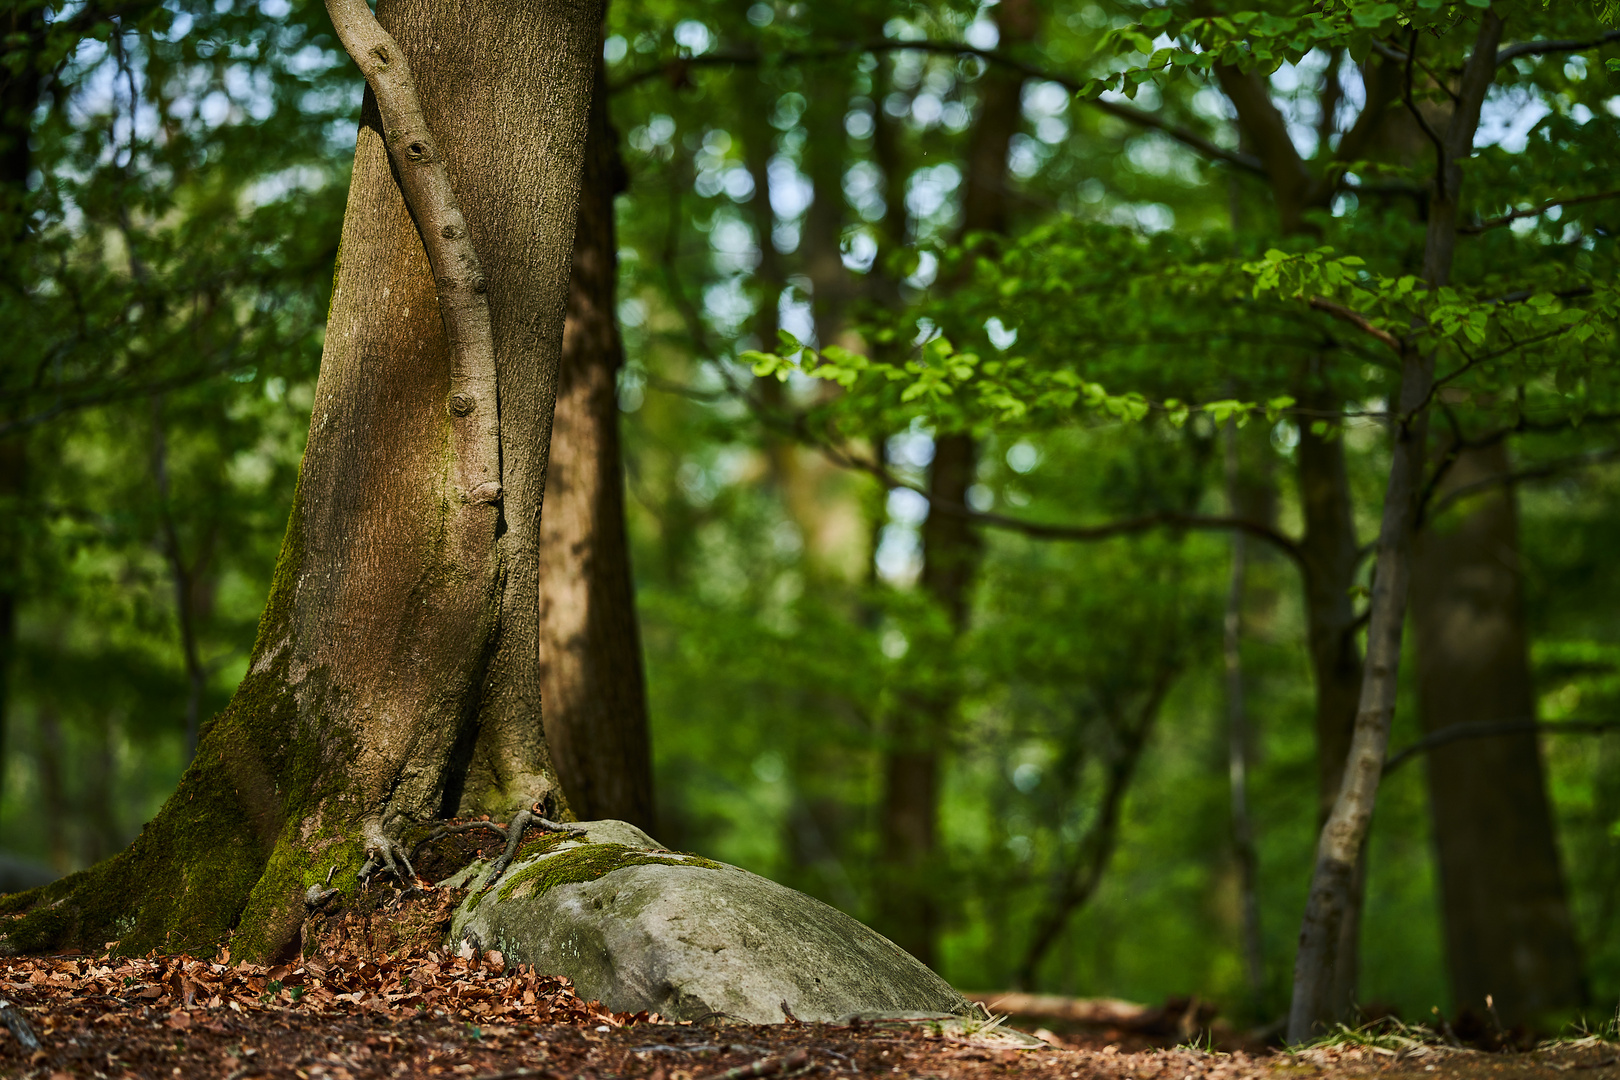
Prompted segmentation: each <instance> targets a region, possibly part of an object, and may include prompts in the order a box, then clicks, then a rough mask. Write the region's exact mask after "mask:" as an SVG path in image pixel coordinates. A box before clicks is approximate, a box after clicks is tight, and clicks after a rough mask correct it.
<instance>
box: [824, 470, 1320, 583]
mask: <svg viewBox="0 0 1620 1080" xmlns="http://www.w3.org/2000/svg"><path fill="white" fill-rule="evenodd" d="M817 446H818V448H819V449H820V450H821V452H822V453H823V454H825V455H826V456H827V457H829V458H830V459H832V460H833V461H834V462H836V463H837V464H839V465H843V466H845V467H846V468H852V469H859V470H861V471H862V472H866V473H870V474H871V475H873V476H875V477H877V478H878V480H880V481H882V483H883V484H884V486H885V487H888V488H890V489H895V488H904V489H905V490H907V491H910V492H913V493H915V494H917V495H921V496H922V497H923V498H925V499H927V500H928V505H929V507H930V508H931V509H935V510H938V511H940V512H941V513H945V514H951V515H953V516H955V517H961V518H966V519H967V520H969V521H971V522H973V523H975V524H978V525H984V526H987V527H989V528H992V529H1007V530H1009V531H1012V532H1017V533H1022V534H1023V535H1025V536H1028V537H1032V538H1034V539H1037V540H1080V541H1089V540H1110V539H1112V538H1114V537H1116V536H1129V535H1132V534H1134V533H1140V532H1147V531H1149V530H1151V529H1159V528H1170V529H1200V530H1220V531H1227V530H1237V531H1239V532H1243V533H1247V534H1248V535H1250V536H1253V537H1256V538H1258V539H1261V540H1264V541H1265V542H1266V543H1268V544H1271V545H1272V546H1274V547H1275V548H1277V550H1279V551H1281V552H1282V553H1283V554H1284V555H1287V556H1288V557H1289V558H1290V559H1293V560H1295V561H1296V562H1297V561H1298V560H1299V542H1298V541H1296V540H1295V539H1294V538H1293V537H1291V536H1287V535H1285V534H1284V533H1282V532H1279V531H1278V530H1277V529H1274V528H1272V527H1271V526H1270V525H1267V524H1266V523H1265V522H1263V521H1252V520H1249V519H1248V518H1242V517H1231V516H1224V517H1223V516H1219V515H1210V514H1189V513H1184V512H1181V511H1177V510H1164V511H1159V512H1157V513H1152V514H1142V515H1140V516H1138V517H1133V518H1124V519H1122V520H1120V521H1110V522H1106V523H1104V524H1102V525H1055V524H1054V525H1049V524H1046V523H1044V522H1039V521H1025V520H1023V519H1022V518H1014V517H1008V516H1007V515H1005V514H993V513H990V512H988V511H983V510H974V509H973V508H972V507H969V506H966V505H964V504H962V503H959V502H951V501H948V500H945V499H941V498H938V497H937V496H935V495H933V494H931V493H930V492H928V491H927V490H925V489H924V488H921V487H918V486H917V485H915V484H910V483H907V482H906V481H904V480H902V479H900V477H898V476H896V475H894V473H892V472H890V471H889V470H888V469H887V468H886V467H884V466H883V465H880V464H879V463H877V462H875V461H872V460H871V459H869V458H865V457H862V456H861V455H859V454H856V453H852V452H850V451H847V450H841V449H839V448H836V447H833V446H830V445H828V444H826V443H818V444H817Z"/></svg>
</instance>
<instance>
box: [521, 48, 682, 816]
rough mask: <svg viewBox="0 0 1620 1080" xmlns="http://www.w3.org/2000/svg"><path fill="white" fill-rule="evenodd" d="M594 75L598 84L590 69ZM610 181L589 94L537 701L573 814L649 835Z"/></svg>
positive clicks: (616, 164)
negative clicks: (620, 823)
mask: <svg viewBox="0 0 1620 1080" xmlns="http://www.w3.org/2000/svg"><path fill="white" fill-rule="evenodd" d="M596 80H597V86H598V87H599V88H600V87H603V86H604V85H605V77H604V72H603V70H602V66H601V63H600V61H599V62H598V64H597V72H596ZM624 186H625V175H624V164H623V162H622V161H620V159H619V147H618V133H617V132H616V131H614V129H613V125H612V123H611V121H610V120H609V117H608V108H607V95H606V94H605V93H602V92H598V93H597V94H596V95H595V96H594V97H593V99H592V102H591V115H590V130H589V134H588V135H587V137H586V140H585V170H584V175H583V179H582V180H581V183H580V200H579V224H578V226H577V227H576V229H575V231H574V261H573V272H572V281H571V285H570V292H569V296H568V321H567V324H566V326H565V328H564V330H563V350H562V360H561V363H560V365H559V367H558V369H557V409H556V418H555V419H554V421H553V422H552V427H551V463H550V467H549V469H548V470H547V475H546V508H545V514H544V515H543V517H542V518H541V522H540V549H539V573H540V700H541V701H542V702H543V703H544V705H545V710H544V715H545V728H546V740H547V742H549V743H550V744H551V753H552V757H553V760H554V761H555V762H556V766H557V775H558V777H559V778H560V779H561V780H562V785H563V789H564V790H565V791H566V792H567V793H568V802H569V804H570V805H571V806H572V807H573V809H574V811H575V813H577V814H579V815H580V816H582V817H585V818H592V819H594V818H605V817H607V818H620V819H622V820H625V821H629V822H632V823H633V824H636V825H639V826H641V827H642V828H643V829H646V830H648V831H652V830H653V828H654V825H655V822H654V809H653V790H652V753H651V748H650V746H649V743H648V736H647V692H646V683H645V678H644V676H643V674H642V665H641V638H640V632H639V629H638V624H637V621H636V597H635V586H634V584H633V583H632V580H631V574H630V545H629V539H628V537H627V536H626V535H625V522H624V465H623V461H622V459H621V457H620V452H619V395H618V376H619V369H620V368H621V367H623V366H624V344H623V342H622V341H621V340H620V337H619V321H618V315H617V277H618V247H617V239H616V236H615V233H614V227H613V201H614V196H615V195H616V194H617V193H618V192H620V191H622V190H624Z"/></svg>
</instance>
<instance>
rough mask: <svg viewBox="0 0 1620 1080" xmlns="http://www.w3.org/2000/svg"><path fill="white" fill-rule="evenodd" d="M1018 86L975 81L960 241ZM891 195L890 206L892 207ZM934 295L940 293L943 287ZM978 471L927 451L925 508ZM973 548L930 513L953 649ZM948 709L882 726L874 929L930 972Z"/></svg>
mask: <svg viewBox="0 0 1620 1080" xmlns="http://www.w3.org/2000/svg"><path fill="white" fill-rule="evenodd" d="M993 11H994V13H995V18H996V23H997V26H998V27H999V28H1000V31H1001V44H1002V45H1003V46H1004V47H1005V46H1017V45H1019V44H1022V43H1027V42H1029V41H1030V40H1032V39H1033V38H1034V36H1035V32H1036V30H1037V29H1038V20H1039V13H1038V12H1037V11H1036V10H1035V6H1034V4H1033V3H1032V2H1030V0H1004V2H1003V3H1001V4H998V5H997V6H996V7H995V8H994V9H993ZM1023 85H1024V83H1023V78H1022V76H1020V75H1018V74H1015V73H1013V72H1010V71H1008V70H1006V69H1004V68H1001V67H991V68H990V69H989V70H988V71H987V72H986V73H985V75H984V78H983V79H981V80H980V82H979V94H980V98H979V115H978V118H977V119H976V120H975V121H974V125H973V131H972V133H971V135H970V136H969V143H968V154H967V161H966V165H967V169H966V172H967V177H966V181H967V182H966V185H965V187H964V190H963V193H962V233H963V234H964V235H966V234H969V233H975V232H992V233H1004V232H1006V229H1007V151H1008V148H1009V146H1010V145H1011V142H1012V137H1013V134H1014V133H1015V132H1016V131H1017V130H1018V126H1019V123H1020V120H1021V117H1022V106H1023ZM899 197H901V196H900V193H899V192H896V191H891V192H890V193H889V198H891V199H895V198H899ZM941 287H949V286H948V283H945V284H943V285H942V286H941ZM977 464H978V446H977V443H976V440H975V439H974V438H973V436H972V435H969V434H966V433H960V432H958V433H949V434H944V435H941V436H939V437H938V438H937V439H936V440H935V442H934V460H933V462H932V463H931V465H930V467H929V475H928V493H929V495H930V497H931V498H932V499H934V500H935V503H934V505H935V506H938V505H939V504H940V503H942V502H943V503H945V504H948V505H952V506H961V505H964V504H965V503H966V501H967V489H968V488H969V486H971V485H972V483H973V479H974V472H975V468H976V466H977ZM981 547H982V541H981V540H980V537H979V535H978V533H977V532H976V531H975V530H974V529H973V527H972V526H971V525H970V524H969V523H968V521H967V519H966V518H963V517H960V516H957V515H952V514H946V513H941V512H939V511H937V510H936V511H934V512H931V513H930V514H929V515H928V517H927V518H926V519H925V520H924V521H923V527H922V549H923V566H922V576H921V581H920V584H921V586H922V588H923V590H924V591H925V592H927V593H928V594H929V596H931V597H932V598H933V599H934V601H935V602H936V603H937V604H938V605H939V607H940V608H941V609H942V610H943V611H944V612H945V615H946V617H947V619H948V620H949V626H950V633H951V637H952V640H953V641H954V639H956V638H959V637H960V636H961V635H962V633H963V631H964V630H965V629H966V628H967V623H968V608H969V603H970V592H969V590H970V586H971V584H972V581H973V575H974V571H975V570H976V568H977V566H978V563H979V558H980V551H981ZM956 707H957V698H956V694H955V693H954V692H953V691H952V690H951V689H950V688H948V687H941V688H938V689H937V690H936V691H935V692H933V693H929V694H926V695H918V696H916V697H912V698H910V699H909V700H906V701H903V702H902V703H901V704H900V706H899V708H898V710H897V714H896V716H895V717H894V719H893V722H892V724H891V729H890V732H889V748H888V750H887V751H886V753H885V754H884V761H883V776H884V786H883V804H882V809H881V818H880V830H881V836H882V845H883V858H884V863H885V870H886V878H885V881H884V887H883V891H882V896H881V897H880V899H879V906H878V927H879V929H881V930H883V932H884V933H886V934H888V935H889V936H890V937H891V938H892V939H893V940H894V941H895V943H896V944H898V945H900V946H901V947H902V948H904V949H905V950H906V951H907V952H909V953H911V954H912V955H913V956H915V957H917V959H919V960H921V961H922V962H923V963H925V964H928V965H929V966H930V967H932V966H934V965H935V964H936V962H937V955H936V950H937V945H938V935H939V930H940V910H939V905H938V900H937V897H938V895H939V890H938V887H937V885H936V883H935V879H934V875H935V873H937V871H938V867H937V865H936V864H937V862H938V847H939V836H938V819H939V799H940V771H941V761H942V758H943V756H944V753H945V749H946V743H947V742H948V740H949V738H950V726H951V721H952V719H953V718H954V716H955V713H956Z"/></svg>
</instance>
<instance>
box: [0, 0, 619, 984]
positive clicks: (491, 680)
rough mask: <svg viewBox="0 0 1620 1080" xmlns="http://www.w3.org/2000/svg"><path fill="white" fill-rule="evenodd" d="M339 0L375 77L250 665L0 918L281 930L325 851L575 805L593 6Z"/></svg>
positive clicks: (197, 937)
mask: <svg viewBox="0 0 1620 1080" xmlns="http://www.w3.org/2000/svg"><path fill="white" fill-rule="evenodd" d="M333 3H334V6H335V7H337V8H338V9H339V12H340V14H339V18H340V20H342V21H340V24H339V28H340V32H341V33H342V34H343V35H344V40H345V44H346V46H347V47H350V48H351V50H352V52H353V54H355V55H357V56H358V59H359V60H360V62H361V65H362V69H363V71H364V72H365V73H366V74H367V77H368V80H370V85H371V86H372V87H373V90H372V92H368V94H367V95H366V105H365V108H364V109H363V111H362V117H361V125H360V135H359V143H358V147H357V150H356V154H355V167H354V174H353V179H352V181H351V186H350V191H349V204H348V212H347V214H346V216H345V219H344V227H343V245H342V250H341V255H340V264H339V267H338V271H337V280H336V283H335V286H334V289H333V297H332V308H331V315H330V319H329V322H328V327H327V333H326V341H325V349H324V354H323V357H322V363H321V372H320V378H319V381H318V383H317V385H316V391H315V402H314V409H313V415H312V416H311V422H310V434H309V441H308V444H307V446H306V449H305V453H304V461H303V469H302V472H301V475H300V479H299V483H298V489H297V491H296V493H295V494H294V497H293V509H292V514H291V519H290V521H289V523H288V528H287V536H286V539H285V541H284V543H283V545H282V553H281V558H280V560H279V562H278V565H277V568H276V573H275V579H274V582H273V584H272V586H271V592H270V598H269V602H268V604H267V606H266V608H265V612H264V615H263V617H262V618H261V620H260V624H259V634H258V639H257V641H256V642H255V645H254V648H253V653H252V658H251V660H250V663H249V670H248V674H247V676H246V677H245V678H244V680H243V682H242V685H241V687H240V688H239V689H238V690H237V693H236V696H235V698H234V699H233V700H232V702H231V704H230V706H229V707H228V708H227V709H226V710H225V712H224V713H222V714H221V715H220V716H219V717H218V718H217V719H215V720H214V721H212V722H211V723H208V724H205V725H204V726H203V730H202V737H201V740H200V743H199V746H198V752H197V756H196V758H195V759H194V760H193V762H192V765H191V767H190V768H189V769H188V770H187V771H186V774H185V776H184V777H182V779H181V781H180V786H179V789H178V790H177V792H176V793H175V794H174V796H172V797H171V798H170V800H169V802H168V803H167V804H166V805H165V807H164V809H163V810H162V811H161V812H160V813H159V815H158V816H157V817H156V818H155V819H154V820H153V821H152V822H151V823H150V824H148V826H147V827H146V829H145V830H144V831H143V833H142V834H141V836H140V837H138V838H137V839H136V841H135V842H134V843H133V844H132V845H131V846H130V847H129V848H128V849H126V850H125V851H124V852H123V853H121V854H120V855H118V856H115V857H114V858H113V859H111V860H108V861H107V862H105V863H102V864H100V865H99V866H98V867H96V868H93V869H92V870H91V871H89V872H87V873H86V874H81V875H75V876H74V877H71V878H68V879H66V880H65V881H63V882H59V883H57V884H56V885H53V886H48V887H47V888H46V889H44V890H41V891H40V892H38V893H35V894H29V896H28V897H27V898H26V899H23V900H19V901H17V903H20V904H34V905H43V906H38V907H36V908H35V909H34V910H33V911H32V913H31V914H30V915H29V916H28V917H26V918H24V919H21V920H16V921H13V922H12V923H10V924H8V925H7V926H6V928H5V930H6V933H5V940H4V942H3V943H0V944H3V946H4V947H5V948H8V949H12V950H30V949H37V948H43V947H50V946H52V945H54V944H57V943H62V942H75V943H78V942H88V943H91V944H93V945H94V946H95V947H100V945H101V944H102V943H103V942H105V941H107V940H110V939H111V937H113V936H114V935H113V928H114V927H115V926H119V925H122V926H123V929H121V930H119V931H118V933H121V934H122V938H121V939H120V946H119V947H120V948H121V949H122V950H124V951H126V952H132V951H133V952H141V951H145V950H146V949H148V948H151V947H154V946H158V945H162V946H163V947H165V948H167V949H170V950H181V949H190V950H193V951H195V950H199V949H206V948H209V947H211V946H212V945H213V944H215V943H217V942H218V941H220V940H221V939H222V938H223V937H224V936H225V935H226V934H227V932H231V933H232V945H233V951H234V952H235V954H236V955H238V956H276V955H279V954H281V953H282V952H283V951H284V950H285V949H287V948H288V947H292V946H295V945H296V941H297V933H298V928H299V925H300V923H301V922H302V918H303V914H304V910H303V893H304V890H305V889H306V888H307V887H308V886H309V885H311V884H314V883H316V882H317V881H323V880H325V878H326V875H327V873H328V868H331V867H335V868H336V870H337V876H336V878H335V879H334V881H333V884H334V885H335V886H338V887H340V888H343V889H352V888H353V887H354V886H355V882H356V878H357V874H358V871H359V869H360V868H361V865H362V863H364V862H366V861H368V858H369V859H372V860H375V859H377V858H381V857H384V856H389V855H391V854H392V850H393V848H394V839H395V838H396V837H397V835H398V833H399V832H400V831H401V830H402V829H403V828H404V827H406V826H407V825H409V824H410V823H411V822H413V821H419V820H424V819H428V818H432V817H435V816H438V815H440V814H443V813H445V812H447V811H451V812H453V811H462V812H487V813H492V814H495V813H510V812H511V811H512V810H514V809H516V808H517V807H520V806H529V805H530V804H533V803H540V804H542V805H543V806H544V807H546V808H547V809H549V810H551V811H552V813H551V815H550V816H557V815H558V814H562V813H565V812H567V809H568V807H567V803H566V800H565V798H564V796H563V794H562V791H561V788H560V786H559V784H558V782H557V779H556V774H555V772H554V770H553V768H552V765H551V761H550V757H549V754H548V752H547V746H546V740H545V736H544V732H543V729H542V723H541V718H540V671H539V663H538V656H539V639H540V627H539V619H538V614H539V517H540V500H541V493H542V492H543V490H544V486H545V480H546V462H547V446H548V441H549V439H550V428H551V416H552V405H553V401H554V393H555V388H556V372H557V365H558V360H559V356H560V353H561V346H562V329H563V319H564V313H565V307H566V303H567V298H568V272H569V257H570V253H571V251H572V249H573V231H574V215H575V201H576V198H577V194H578V187H579V177H580V167H581V161H582V159H583V147H584V142H585V128H586V114H587V111H588V108H589V101H590V87H591V82H592V72H593V66H594V62H595V61H594V56H595V52H596V47H597V42H598V40H599V32H600V30H599V28H600V25H601V7H600V5H599V4H593V3H573V2H567V0H527V2H524V3H517V4H514V3H510V2H508V3H498V4H497V3H494V2H493V0H467V2H466V3H462V4H456V5H453V6H445V5H434V4H429V3H427V2H426V0H383V2H382V4H381V9H380V11H379V12H378V14H377V20H378V21H380V22H381V24H382V26H383V27H384V28H386V30H387V31H388V32H389V33H391V34H392V35H393V39H392V40H391V41H390V40H388V39H387V37H386V35H382V34H381V33H380V31H379V32H377V33H373V32H372V31H371V30H370V29H368V27H369V26H371V25H373V24H371V23H370V19H371V16H370V13H369V11H367V10H365V8H364V4H363V3H360V2H358V0H333ZM356 9H358V10H356ZM405 60H408V61H409V64H408V65H406V64H405V63H403V61H405ZM412 69H414V81H415V86H416V87H417V88H419V91H420V101H421V114H420V115H416V114H414V113H413V110H412V108H411V107H410V102H409V100H408V99H409V98H410V97H412V96H414V95H409V94H405V93H404V92H403V90H402V87H403V86H405V85H406V84H408V82H409V81H410V79H411V70H412ZM377 87H380V88H381V89H376V88H377ZM379 95H380V96H381V106H380V108H379ZM384 116H387V117H389V120H388V123H387V129H388V139H387V142H385V140H384V137H383V117H384ZM390 151H392V157H391V155H390ZM402 191H403V192H405V193H408V194H409V196H410V198H411V199H412V205H411V209H410V210H407V207H406V203H405V196H404V195H402ZM452 192H453V194H452ZM413 217H414V220H413ZM419 226H420V229H419ZM474 253H476V254H474ZM430 256H431V257H432V259H433V264H432V266H431V267H430V262H429V257H430ZM486 302H487V303H486ZM480 312H483V314H482V315H480V314H479V313H480ZM480 319H482V320H483V322H482V326H483V327H484V329H482V330H480V329H479V320H480ZM497 387H498V400H497V396H496V389H497ZM58 901H60V903H58ZM125 916H128V917H129V918H130V919H131V922H130V923H124V922H123V918H124V917H125ZM233 927H234V931H233V930H232V928H233Z"/></svg>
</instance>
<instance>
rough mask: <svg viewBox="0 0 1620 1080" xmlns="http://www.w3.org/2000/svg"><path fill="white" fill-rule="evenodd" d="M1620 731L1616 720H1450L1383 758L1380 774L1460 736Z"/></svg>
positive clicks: (1619, 722) (1467, 737) (1387, 772)
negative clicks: (1477, 721)
mask: <svg viewBox="0 0 1620 1080" xmlns="http://www.w3.org/2000/svg"><path fill="white" fill-rule="evenodd" d="M1611 731H1620V720H1502V721H1496V722H1491V723H1474V724H1453V725H1451V726H1450V727H1444V728H1441V729H1440V730H1439V731H1435V732H1431V733H1430V734H1428V735H1425V736H1424V737H1423V738H1421V739H1419V740H1417V741H1416V742H1414V743H1411V744H1410V745H1407V746H1403V747H1401V749H1400V750H1399V751H1397V752H1396V753H1393V754H1391V755H1390V756H1389V760H1388V761H1386V762H1384V775H1385V776H1388V775H1389V774H1390V773H1392V772H1394V771H1395V770H1396V769H1398V768H1400V767H1401V766H1402V765H1405V764H1406V763H1407V762H1408V761H1411V760H1412V759H1413V758H1415V757H1417V756H1418V755H1419V754H1426V753H1428V752H1429V751H1430V750H1433V749H1434V748H1435V747H1437V746H1445V745H1447V744H1448V743H1454V742H1457V741H1458V740H1460V739H1483V738H1489V737H1491V736H1493V735H1525V734H1530V735H1607V734H1609V733H1610V732H1611Z"/></svg>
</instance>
